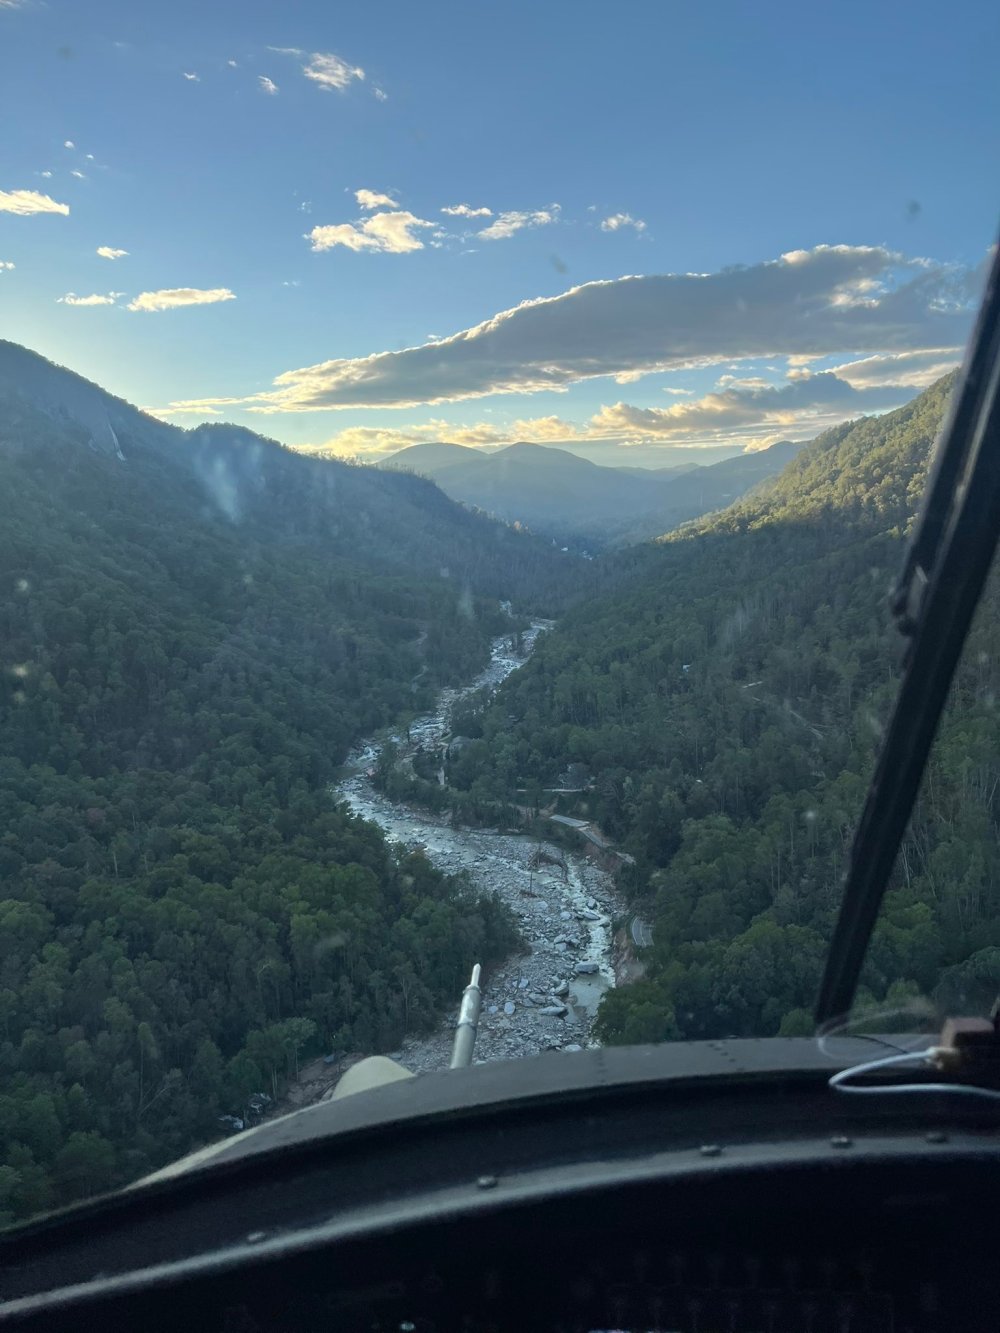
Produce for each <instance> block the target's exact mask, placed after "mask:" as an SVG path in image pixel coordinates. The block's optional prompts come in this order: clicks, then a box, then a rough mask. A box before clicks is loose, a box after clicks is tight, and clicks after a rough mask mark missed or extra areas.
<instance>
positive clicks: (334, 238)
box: [308, 211, 434, 255]
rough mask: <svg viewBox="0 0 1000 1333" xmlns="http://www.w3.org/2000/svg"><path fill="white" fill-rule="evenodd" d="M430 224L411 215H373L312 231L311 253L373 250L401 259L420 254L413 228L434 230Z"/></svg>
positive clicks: (418, 240) (310, 236)
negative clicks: (343, 247)
mask: <svg viewBox="0 0 1000 1333" xmlns="http://www.w3.org/2000/svg"><path fill="white" fill-rule="evenodd" d="M433 226H434V223H433V222H426V221H424V219H423V218H418V217H415V216H414V215H413V214H412V213H407V212H405V211H400V212H397V213H375V214H374V215H373V216H372V217H368V218H361V219H359V221H358V222H356V223H353V222H341V223H338V224H337V225H335V226H329V227H313V229H312V231H311V232H309V233H308V240H310V241H311V242H312V248H313V249H314V250H317V251H319V250H332V249H333V248H334V247H335V246H338V245H343V246H345V247H346V248H347V249H348V250H355V251H361V250H373V251H377V252H379V253H382V254H392V255H402V254H408V253H410V252H411V251H413V250H422V249H423V248H424V243H423V241H421V240H420V239H419V237H417V236H414V235H413V228H415V227H433Z"/></svg>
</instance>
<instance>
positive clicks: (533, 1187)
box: [0, 1041, 1000, 1333]
mask: <svg viewBox="0 0 1000 1333" xmlns="http://www.w3.org/2000/svg"><path fill="white" fill-rule="evenodd" d="M841 1045H842V1047H843V1050H842V1051H841V1055H842V1056H843V1062H844V1063H845V1064H851V1063H854V1059H855V1057H859V1058H869V1057H870V1055H871V1048H870V1046H868V1045H866V1044H862V1043H861V1042H859V1043H857V1046H858V1049H857V1050H856V1051H853V1052H852V1051H850V1050H849V1049H848V1048H847V1044H846V1043H842V1044H841ZM836 1068H837V1065H836V1064H835V1063H831V1061H830V1060H829V1059H828V1058H826V1057H824V1056H822V1055H821V1054H820V1053H819V1052H817V1051H816V1048H815V1047H814V1046H813V1045H812V1044H811V1043H808V1042H804V1041H803V1042H797V1041H760V1042H719V1043H702V1044H697V1045H686V1046H683V1047H676V1046H675V1047H669V1046H668V1047H655V1048H632V1049H630V1050H617V1051H614V1050H608V1051H600V1052H586V1053H583V1054H578V1055H565V1054H558V1055H551V1056H544V1057H539V1058H537V1059H535V1060H523V1061H518V1062H516V1063H514V1064H510V1065H500V1064H495V1065H484V1066H477V1067H474V1068H473V1069H471V1070H463V1071H456V1072H455V1073H446V1074H439V1075H428V1076H424V1077H422V1078H419V1079H416V1080H410V1081H408V1082H406V1083H400V1084H393V1085H389V1086H388V1087H385V1088H382V1089H378V1090H376V1091H373V1092H369V1093H361V1094H358V1095H356V1096H353V1097H350V1098H346V1099H344V1101H343V1102H340V1103H321V1104H320V1105H319V1106H317V1107H314V1108H310V1110H309V1111H308V1112H304V1113H299V1115H297V1116H294V1117H289V1118H287V1119H285V1120H283V1121H277V1122H273V1123H272V1124H271V1125H269V1126H265V1127H263V1130H262V1131H257V1132H255V1134H251V1135H245V1136H240V1137H238V1138H236V1139H233V1140H231V1141H230V1142H229V1143H228V1144H227V1145H226V1147H225V1148H224V1149H223V1150H222V1151H221V1152H220V1153H219V1154H218V1156H217V1157H216V1158H215V1159H214V1164H212V1165H210V1166H209V1165H206V1166H203V1167H202V1168H201V1169H199V1168H198V1167H197V1166H196V1167H195V1168H194V1169H192V1170H189V1171H182V1172H180V1173H179V1174H176V1175H174V1176H173V1177H170V1178H167V1179H162V1180H156V1179H155V1178H154V1179H153V1180H152V1181H151V1182H150V1183H148V1184H145V1185H140V1187H139V1188H136V1189H134V1190H131V1191H126V1192H124V1193H123V1194H119V1195H115V1196H111V1197H109V1198H108V1199H105V1200H98V1201H95V1202H94V1203H92V1204H89V1205H86V1206H84V1207H83V1208H78V1209H75V1210H73V1211H71V1212H69V1213H67V1214H64V1215H63V1216H62V1217H57V1218H52V1219H48V1220H44V1221H42V1222H39V1223H36V1224H35V1225H33V1226H31V1227H28V1228H24V1229H22V1230H21V1231H19V1232H15V1233H11V1234H10V1235H9V1236H8V1237H6V1238H4V1240H3V1242H2V1243H0V1264H2V1268H0V1296H2V1298H3V1303H0V1326H4V1325H9V1326H11V1327H22V1328H39V1329H42V1328H44V1329H46V1330H49V1329H52V1330H63V1329H66V1330H74V1331H75V1330H80V1329H84V1328H86V1329H94V1328H122V1329H125V1328H128V1329H144V1330H150V1329H151V1330H158V1329H177V1328H189V1329H199V1330H200V1329H205V1330H220V1333H221V1331H223V1330H225V1333H254V1331H256V1330H265V1329H266V1330H271V1329H274V1330H289V1333H291V1330H300V1329H320V1328H331V1329H355V1328H356V1329H365V1330H383V1329H384V1330H399V1331H400V1333H402V1331H403V1330H427V1331H428V1333H429V1331H430V1330H443V1329H469V1330H478V1329H484V1330H485V1329H508V1328H509V1329H536V1328H537V1329H561V1330H571V1329H572V1330H575V1329H581V1330H582V1329H625V1328H641V1329H663V1330H691V1333H712V1331H713V1330H732V1331H733V1333H736V1331H737V1330H767V1331H768V1333H782V1331H783V1330H812V1331H813V1333H824V1331H825V1330H831V1331H834V1330H835V1331H836V1333H865V1331H867V1330H894V1333H903V1331H904V1330H921V1331H923V1330H938V1329H940V1330H946V1329H947V1330H962V1329H986V1328H990V1329H992V1328H996V1327H997V1326H998V1325H1000V1270H998V1265H997V1261H996V1257H995V1256H996V1253H997V1239H998V1231H1000V1227H998V1223H997V1217H996V1212H997V1210H996V1199H997V1197H998V1185H1000V1152H998V1150H997V1138H996V1116H995V1113H994V1112H993V1111H992V1110H990V1109H989V1107H988V1106H987V1107H986V1108H985V1109H984V1106H983V1104H978V1105H977V1104H976V1103H975V1102H973V1100H972V1099H969V1098H962V1097H954V1096H944V1095H941V1094H932V1093H928V1094H922V1093H921V1094H916V1095H914V1096H912V1097H911V1096H906V1097H886V1098H880V1097H850V1096H841V1095H837V1094H835V1093H833V1092H831V1091H830V1090H829V1089H828V1088H827V1086H826V1083H827V1079H828V1078H829V1075H830V1073H831V1072H833V1070H835V1069H836Z"/></svg>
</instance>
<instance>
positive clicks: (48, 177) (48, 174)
mask: <svg viewBox="0 0 1000 1333" xmlns="http://www.w3.org/2000/svg"><path fill="white" fill-rule="evenodd" d="M38 174H39V176H41V177H43V178H44V179H45V180H47V181H48V180H51V179H52V172H51V171H40V172H39V173H38Z"/></svg>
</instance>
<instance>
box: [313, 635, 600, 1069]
mask: <svg viewBox="0 0 1000 1333" xmlns="http://www.w3.org/2000/svg"><path fill="white" fill-rule="evenodd" d="M551 628H552V625H551V622H540V621H536V622H535V623H534V624H532V626H531V627H530V629H529V630H527V631H526V632H525V633H524V635H523V648H522V653H521V654H515V653H513V652H512V651H511V640H510V638H509V637H504V636H501V637H498V638H497V639H495V640H494V641H493V644H492V647H491V655H490V664H489V666H488V667H486V669H485V670H484V671H482V672H481V673H480V674H479V675H478V676H477V677H476V678H475V679H474V680H473V681H472V682H471V683H470V684H469V685H467V686H466V687H465V688H464V689H461V688H457V689H456V688H451V689H447V690H444V691H442V693H441V695H440V696H439V699H438V701H437V707H436V709H435V710H434V712H432V713H430V714H428V715H426V716H422V717H419V718H417V719H416V720H415V721H413V722H411V723H410V725H409V728H408V731H409V735H410V737H411V740H410V741H409V742H408V743H406V744H405V746H404V748H403V749H402V750H401V752H400V755H399V762H400V763H403V764H405V763H406V760H407V757H408V752H409V754H412V752H413V750H414V749H415V748H416V746H417V745H418V744H419V745H442V744H447V740H448V738H449V736H450V733H451V719H452V712H453V709H454V707H455V705H456V704H457V703H459V702H460V701H461V700H462V699H463V698H465V697H468V696H469V695H470V694H473V693H475V692H477V691H479V690H481V689H483V688H484V687H496V686H498V685H500V684H501V683H502V682H503V681H504V680H505V679H507V678H508V676H510V675H511V674H512V673H514V672H516V671H517V670H518V669H519V668H520V667H521V666H522V665H523V662H524V659H525V657H526V656H527V655H528V654H530V652H531V651H532V649H533V648H534V645H535V642H536V641H537V638H538V636H539V635H540V634H544V633H545V632H547V631H549V630H550V629H551ZM393 739H394V740H395V741H396V742H397V743H398V744H400V745H404V741H403V737H402V735H399V734H397V735H396V736H394V737H393ZM380 749H381V743H380V742H379V741H378V740H374V739H373V740H369V741H364V742H362V743H361V744H360V745H359V746H358V747H356V749H355V750H354V751H352V753H351V755H350V757H349V761H348V774H349V775H348V776H346V777H345V778H343V779H342V780H341V781H340V782H339V783H338V784H337V785H336V786H335V788H334V794H335V796H336V797H337V798H338V799H341V800H344V801H345V802H346V803H347V805H348V806H349V807H350V809H351V810H352V811H353V812H354V813H355V814H358V815H361V816H362V817H363V818H364V819H366V820H369V821H371V822H372V823H374V824H377V825H378V827H379V828H381V829H382V831H383V833H384V834H385V835H386V837H387V838H388V839H389V840H390V842H392V843H397V844H399V845H401V846H402V847H403V848H405V849H407V850H409V851H413V850H419V851H420V852H421V853H422V854H423V855H424V856H426V857H427V859H428V860H429V861H430V862H431V864H432V865H434V866H436V867H437V868H438V869H440V870H441V871H442V872H444V873H445V874H448V875H462V876H467V877H468V879H469V880H470V881H471V883H472V885H473V887H474V888H475V890H476V891H477V893H480V894H489V895H494V896H496V897H497V898H498V899H499V900H500V901H501V902H502V903H503V904H504V905H505V906H506V907H507V908H508V910H509V911H510V912H511V914H512V915H513V917H514V918H515V919H516V921H517V923H518V926H519V930H520V933H521V936H522V939H523V945H522V946H521V947H520V948H519V949H518V950H517V952H516V953H515V955H514V956H513V957H511V958H508V959H505V960H503V961H502V962H501V963H499V964H498V965H497V966H495V967H493V968H491V969H490V970H489V971H488V972H487V974H486V977H485V980H484V983H483V987H482V990H483V1010H482V1015H481V1018H480V1023H479V1035H478V1038H477V1042H476V1051H475V1059H476V1060H477V1061H481V1060H499V1059H513V1058H517V1057H520V1056H523V1055H531V1054H534V1053H536V1052H538V1051H543V1050H552V1049H564V1050H570V1051H572V1050H578V1049H581V1048H582V1047H583V1046H584V1045H587V1044H589V1043H590V1041H591V1040H592V1033H593V1023H594V1019H595V1017H596V1015H597V1009H598V1005H599V1002H600V999H601V996H602V995H603V994H604V992H605V991H606V990H607V989H608V987H609V986H613V985H614V984H615V972H614V966H613V962H612V920H613V918H614V917H615V916H617V915H620V914H621V913H622V912H623V910H624V904H623V901H622V898H621V895H620V893H618V892H617V891H616V889H615V887H614V883H613V881H612V877H611V876H610V875H609V874H608V872H607V871H604V870H601V869H599V868H598V867H597V866H596V865H594V864H593V863H592V862H591V861H589V860H588V859H587V857H586V856H584V855H583V854H582V853H578V852H574V851H571V850H566V849H564V848H563V849H561V848H559V847H558V846H555V845H553V844H548V843H545V842H543V841H541V840H539V839H532V838H529V837H526V836H512V835H510V834H505V833H501V832H499V831H497V830H493V829H477V828H468V827H463V826H461V825H456V824H452V823H450V822H446V821H445V820H443V819H441V818H436V817H434V816H432V815H430V814H429V813H428V812H427V811H426V810H422V809H420V808H419V807H414V806H407V805H406V804H402V803H399V802H395V801H391V800H389V799H388V798H387V797H386V796H384V795H383V794H382V793H380V792H378V791H377V790H376V789H375V787H374V786H373V784H372V780H371V776H369V775H370V774H373V773H374V765H375V764H376V762H377V760H378V757H379V753H380ZM471 961H476V960H471ZM455 1000H456V1010H457V1000H458V996H457V995H456V997H455ZM452 1021H453V1020H452ZM451 1042H452V1029H451V1027H450V1026H449V1024H448V1023H446V1024H445V1025H444V1026H443V1027H442V1028H441V1029H439V1030H438V1031H437V1032H435V1033H433V1034H432V1035H431V1036H429V1037H412V1038H407V1039H406V1040H405V1041H404V1042H403V1044H402V1046H401V1049H400V1059H401V1061H402V1063H403V1064H405V1065H406V1067H407V1068H408V1069H412V1070H413V1071H414V1072H415V1073H417V1072H421V1071H424V1070H428V1069H440V1068H447V1067H448V1061H449V1059H450V1055H451Z"/></svg>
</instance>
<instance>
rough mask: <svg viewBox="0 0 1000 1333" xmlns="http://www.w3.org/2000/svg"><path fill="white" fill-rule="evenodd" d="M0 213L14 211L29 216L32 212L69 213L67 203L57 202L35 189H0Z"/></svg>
mask: <svg viewBox="0 0 1000 1333" xmlns="http://www.w3.org/2000/svg"><path fill="white" fill-rule="evenodd" d="M0 213H16V214H18V215H19V216H20V217H29V216H30V215H31V214H32V213H61V214H62V215H63V216H64V217H67V216H68V215H69V204H60V203H57V202H56V200H55V199H50V198H49V196H48V195H47V194H39V193H38V191H37V190H10V191H7V190H0Z"/></svg>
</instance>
